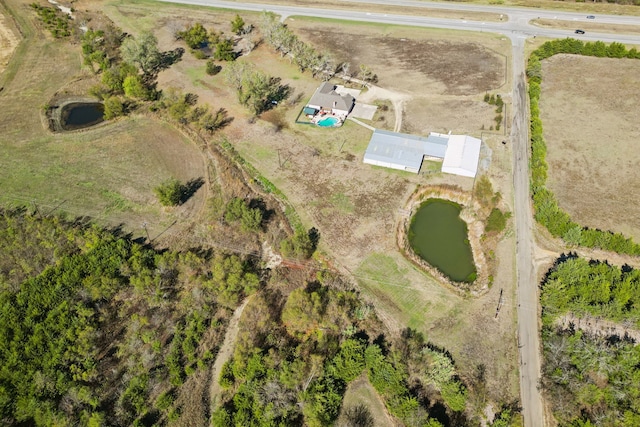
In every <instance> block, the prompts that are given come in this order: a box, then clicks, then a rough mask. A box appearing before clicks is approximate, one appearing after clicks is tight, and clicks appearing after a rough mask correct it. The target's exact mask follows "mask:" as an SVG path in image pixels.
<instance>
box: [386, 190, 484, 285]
mask: <svg viewBox="0 0 640 427" xmlns="http://www.w3.org/2000/svg"><path fill="white" fill-rule="evenodd" d="M427 199H444V200H450V201H452V202H455V203H457V204H459V205H461V206H462V210H461V211H460V218H461V219H462V220H463V221H464V222H465V223H466V224H467V233H468V239H469V244H470V246H471V252H472V254H473V261H474V264H475V266H476V272H477V276H476V280H475V281H474V282H473V283H465V282H456V281H453V280H451V279H449V278H448V277H446V276H445V275H444V274H443V273H442V272H440V270H438V269H437V268H435V267H434V266H432V265H430V264H429V263H428V262H427V261H425V260H423V259H422V258H421V257H420V256H419V255H418V254H416V253H415V252H414V250H413V249H412V248H411V244H410V243H409V238H408V236H409V227H410V225H411V219H412V218H413V215H414V214H415V212H416V211H417V209H418V208H419V207H420V205H422V203H424V202H425V201H426V200H427ZM404 210H405V212H407V213H408V214H407V215H406V216H404V217H403V218H402V219H401V220H400V221H399V223H398V226H397V229H396V243H397V245H398V248H399V249H400V251H401V252H402V254H403V255H404V256H405V257H406V258H407V259H408V260H409V261H411V262H412V263H413V264H415V265H416V266H418V267H420V268H421V269H422V270H424V271H426V272H428V273H429V274H430V275H432V276H433V277H435V278H436V279H437V280H438V281H439V282H441V283H442V284H444V285H446V286H447V287H449V288H450V289H452V290H454V291H456V292H458V293H461V294H467V293H470V294H471V295H474V296H479V295H481V294H484V293H485V292H486V291H488V290H489V274H488V271H489V269H488V266H487V261H486V257H485V255H484V250H483V247H482V241H481V237H482V235H483V233H484V223H483V222H482V221H481V220H479V219H478V218H477V215H476V210H475V208H474V203H473V200H472V196H471V193H468V192H465V191H462V190H461V189H460V188H459V187H457V186H445V185H443V186H437V187H436V186H427V187H422V188H418V189H417V190H416V191H415V192H414V193H413V195H412V196H411V197H410V198H409V200H408V201H407V204H406V205H405V207H404Z"/></svg>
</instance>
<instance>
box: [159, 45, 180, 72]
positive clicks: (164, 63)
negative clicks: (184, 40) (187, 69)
mask: <svg viewBox="0 0 640 427" xmlns="http://www.w3.org/2000/svg"><path fill="white" fill-rule="evenodd" d="M182 55H184V48H182V47H177V48H175V49H173V50H168V51H166V52H161V53H160V58H159V60H158V67H157V70H156V72H159V71H162V70H166V69H167V68H169V67H171V66H172V65H173V64H175V63H176V62H178V61H180V60H181V59H182Z"/></svg>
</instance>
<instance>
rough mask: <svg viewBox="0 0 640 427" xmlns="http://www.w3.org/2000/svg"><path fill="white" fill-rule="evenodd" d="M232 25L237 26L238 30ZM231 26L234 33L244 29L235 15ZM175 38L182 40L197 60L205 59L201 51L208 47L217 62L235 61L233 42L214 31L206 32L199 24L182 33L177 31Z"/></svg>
mask: <svg viewBox="0 0 640 427" xmlns="http://www.w3.org/2000/svg"><path fill="white" fill-rule="evenodd" d="M238 19H239V21H238ZM234 25H236V26H237V25H239V28H236V27H235V26H234ZM232 26H234V29H235V31H234V32H241V31H242V29H243V28H244V21H243V20H242V18H241V17H240V16H237V15H236V19H235V20H234V21H233V22H232ZM176 37H177V38H178V39H182V40H184V42H185V43H186V44H187V46H189V47H190V48H191V49H192V52H193V54H194V55H195V56H196V58H198V59H205V58H206V57H207V55H206V54H205V52H204V51H202V50H201V48H203V47H210V48H211V50H212V51H213V58H214V59H216V60H218V61H234V60H235V59H236V54H235V52H234V51H233V41H232V40H231V39H229V38H227V37H224V34H222V33H218V32H216V31H215V30H211V31H210V32H209V31H207V30H206V29H205V28H204V26H203V25H202V24H201V23H199V22H196V23H195V24H193V25H190V26H189V27H187V28H185V29H184V31H178V32H177V33H176Z"/></svg>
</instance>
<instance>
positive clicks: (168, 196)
mask: <svg viewBox="0 0 640 427" xmlns="http://www.w3.org/2000/svg"><path fill="white" fill-rule="evenodd" d="M153 191H154V192H155V193H156V195H157V196H158V200H159V201H160V204H161V205H163V206H177V205H179V204H180V203H182V196H183V195H184V186H183V185H182V184H181V183H180V181H178V180H177V179H175V178H171V179H168V180H167V181H165V182H163V183H162V184H160V185H159V186H157V187H156V188H154V189H153Z"/></svg>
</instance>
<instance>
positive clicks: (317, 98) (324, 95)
mask: <svg viewBox="0 0 640 427" xmlns="http://www.w3.org/2000/svg"><path fill="white" fill-rule="evenodd" d="M335 88H336V85H334V84H333V83H329V82H324V83H322V85H320V87H319V88H318V89H316V92H315V93H314V94H313V96H312V97H311V99H310V100H309V102H308V104H307V105H317V106H318V107H322V108H327V109H330V108H336V109H338V110H344V111H351V108H352V107H353V104H354V102H355V98H354V97H353V96H351V95H349V94H346V95H340V94H339V93H338V92H336V91H335V90H334V89H335ZM334 103H335V104H334Z"/></svg>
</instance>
